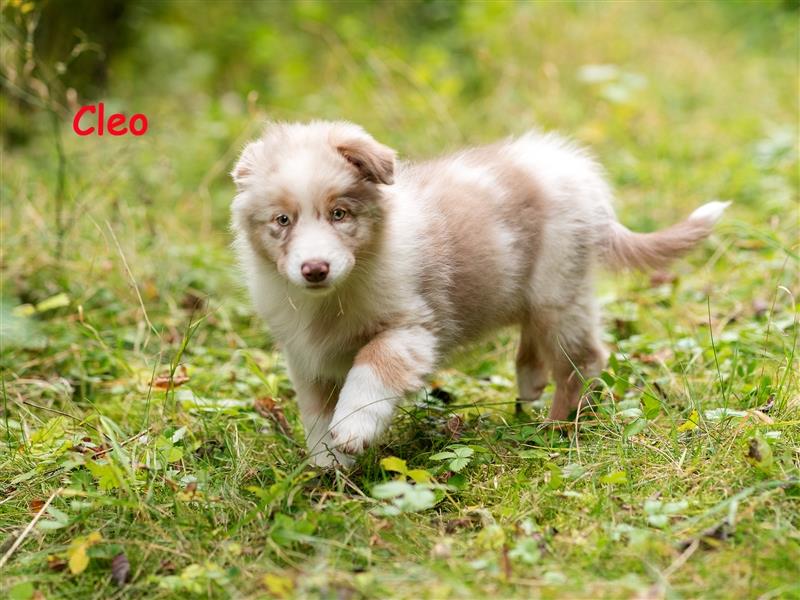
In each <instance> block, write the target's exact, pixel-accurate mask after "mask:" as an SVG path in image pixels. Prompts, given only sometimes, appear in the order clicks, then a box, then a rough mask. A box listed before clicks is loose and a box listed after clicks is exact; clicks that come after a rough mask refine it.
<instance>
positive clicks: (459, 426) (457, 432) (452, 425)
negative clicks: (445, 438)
mask: <svg viewBox="0 0 800 600" xmlns="http://www.w3.org/2000/svg"><path fill="white" fill-rule="evenodd" d="M446 427H447V433H449V434H450V437H451V438H452V439H454V440H457V439H458V438H460V437H461V432H462V431H463V430H464V419H462V418H461V417H459V416H458V415H453V416H452V417H450V418H449V419H447V426H446Z"/></svg>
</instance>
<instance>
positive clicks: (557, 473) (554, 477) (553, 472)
mask: <svg viewBox="0 0 800 600" xmlns="http://www.w3.org/2000/svg"><path fill="white" fill-rule="evenodd" d="M545 466H546V467H547V468H548V469H549V470H550V481H548V482H547V489H549V490H557V489H558V488H560V487H561V486H562V484H563V483H564V478H563V477H562V476H561V467H559V466H558V465H557V464H555V463H552V462H551V463H547V465H545Z"/></svg>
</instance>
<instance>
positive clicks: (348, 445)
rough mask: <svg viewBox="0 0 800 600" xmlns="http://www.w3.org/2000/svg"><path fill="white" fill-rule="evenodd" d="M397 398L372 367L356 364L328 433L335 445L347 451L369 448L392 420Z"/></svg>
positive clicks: (357, 452) (350, 452) (351, 371)
mask: <svg viewBox="0 0 800 600" xmlns="http://www.w3.org/2000/svg"><path fill="white" fill-rule="evenodd" d="M398 399H399V398H398V396H397V394H395V393H393V392H392V391H391V390H389V389H387V388H386V387H385V386H384V385H383V383H382V382H381V381H380V379H379V378H378V377H377V375H376V374H375V372H374V371H373V370H372V368H371V367H369V366H366V365H362V366H357V367H353V368H352V369H351V370H350V373H349V374H348V375H347V380H346V381H345V384H344V387H343V388H342V391H341V393H340V394H339V402H338V403H337V404H336V410H335V411H334V413H333V418H332V419H331V426H330V430H329V435H330V438H331V440H332V442H333V445H334V447H335V448H336V449H337V450H339V451H341V452H345V453H347V454H360V453H361V452H363V451H364V450H366V449H367V448H369V446H370V445H372V444H373V443H374V442H375V441H376V440H377V438H378V437H379V436H380V435H381V434H382V433H383V431H384V429H386V427H387V425H388V424H389V422H390V421H391V419H392V413H393V412H394V407H395V404H396V403H397V401H398Z"/></svg>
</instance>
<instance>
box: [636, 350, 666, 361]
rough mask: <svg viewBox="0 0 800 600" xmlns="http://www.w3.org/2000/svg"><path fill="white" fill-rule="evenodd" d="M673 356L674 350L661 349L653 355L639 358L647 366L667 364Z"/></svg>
mask: <svg viewBox="0 0 800 600" xmlns="http://www.w3.org/2000/svg"><path fill="white" fill-rule="evenodd" d="M672 356H673V353H672V350H671V349H669V348H661V349H660V350H656V351H655V352H653V353H652V354H639V355H638V356H637V358H638V359H639V360H640V361H641V362H643V363H645V364H653V363H658V364H660V363H665V362H667V361H668V360H669V359H671V358H672Z"/></svg>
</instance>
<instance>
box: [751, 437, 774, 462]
mask: <svg viewBox="0 0 800 600" xmlns="http://www.w3.org/2000/svg"><path fill="white" fill-rule="evenodd" d="M747 458H748V460H749V461H750V462H751V463H753V464H754V465H755V466H757V467H759V468H762V469H766V468H767V467H769V466H770V465H771V464H772V448H771V447H770V445H769V443H768V442H767V441H766V440H764V439H763V438H762V437H760V436H756V437H752V438H750V441H749V442H748V444H747Z"/></svg>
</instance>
